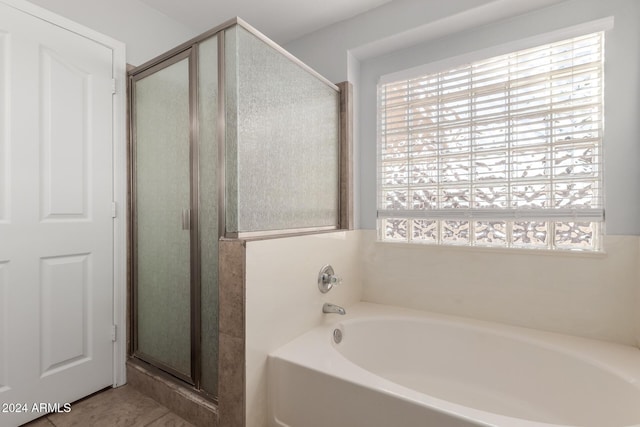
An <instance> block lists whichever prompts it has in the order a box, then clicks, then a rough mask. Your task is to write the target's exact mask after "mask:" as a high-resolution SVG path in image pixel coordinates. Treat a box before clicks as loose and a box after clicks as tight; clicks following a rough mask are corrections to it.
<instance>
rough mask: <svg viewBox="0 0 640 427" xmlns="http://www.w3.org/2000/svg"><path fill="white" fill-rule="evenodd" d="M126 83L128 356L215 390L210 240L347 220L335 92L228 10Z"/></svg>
mask: <svg viewBox="0 0 640 427" xmlns="http://www.w3.org/2000/svg"><path fill="white" fill-rule="evenodd" d="M129 88H130V114H131V115H130V117H131V120H130V132H131V138H130V140H131V144H130V149H131V151H130V195H131V215H130V219H131V221H130V230H131V231H130V236H131V239H130V249H131V255H132V256H131V264H130V271H131V292H130V296H131V298H130V326H131V327H130V334H131V335H130V336H131V345H130V356H131V357H132V358H134V359H138V360H140V361H143V362H144V363H147V364H150V365H152V366H154V367H155V368H158V369H160V370H161V371H163V372H164V373H166V375H167V376H170V377H171V378H172V380H175V381H178V382H180V383H182V384H184V385H186V386H190V387H193V388H194V389H195V390H197V391H198V392H200V393H202V394H203V395H205V396H206V397H208V398H211V399H212V400H214V401H215V400H216V398H217V395H218V380H219V373H218V350H219V339H218V338H219V337H218V319H219V315H220V310H223V309H225V308H224V307H220V308H219V307H218V291H219V287H220V286H224V284H223V283H219V281H218V268H219V263H220V262H224V260H221V259H219V256H218V242H219V240H220V239H247V238H258V237H259V238H264V237H265V236H270V237H273V236H275V235H281V234H288V233H300V232H312V231H323V230H334V229H339V228H344V227H345V224H344V219H342V218H341V208H342V210H344V208H345V206H343V205H344V203H345V202H344V191H341V190H340V188H341V181H344V173H342V174H341V158H342V157H344V154H345V153H344V152H343V151H344V149H343V148H341V142H340V141H341V137H340V133H341V118H340V90H339V89H338V87H336V86H335V85H333V84H332V83H330V82H328V81H327V80H326V79H324V78H323V77H321V76H320V75H318V74H317V73H316V72H314V71H313V70H311V69H310V68H308V67H307V66H305V65H304V64H302V63H301V62H300V61H298V60H297V59H295V58H294V57H292V56H291V55H290V54H288V53H287V52H286V51H284V50H283V49H282V48H280V47H279V46H277V45H275V44H274V43H273V42H271V41H270V40H268V39H267V38H266V37H264V36H263V35H262V34H260V33H259V32H258V31H256V30H255V29H253V28H252V27H251V26H249V25H248V24H246V23H245V22H243V21H242V20H240V19H237V18H236V19H233V20H231V21H229V22H227V23H225V24H223V25H221V26H219V27H217V28H215V29H213V30H211V31H209V32H207V33H205V34H203V35H201V36H199V37H197V38H195V39H193V40H191V41H189V42H187V43H185V44H183V45H181V46H179V47H177V48H175V49H173V50H172V51H170V52H167V53H166V54H164V55H162V56H160V57H159V58H156V59H155V60H152V61H150V62H149V63H146V64H144V65H142V66H140V67H137V68H135V69H133V70H132V71H130V73H129ZM342 163H344V161H343V162H342ZM342 166H343V168H344V164H343V165H342ZM341 176H342V178H341ZM342 183H343V184H344V182H342ZM343 187H344V185H343ZM341 196H342V197H343V200H342V201H341ZM227 309H230V308H227ZM242 357H244V356H242Z"/></svg>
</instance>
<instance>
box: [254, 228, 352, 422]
mask: <svg viewBox="0 0 640 427" xmlns="http://www.w3.org/2000/svg"><path fill="white" fill-rule="evenodd" d="M360 235H361V232H360V231H341V232H335V233H326V234H317V235H312V236H299V237H289V238H283V239H274V240H257V241H248V242H247V249H246V279H245V280H246V282H245V283H246V291H245V292H246V294H245V309H246V318H245V322H246V385H245V390H246V420H247V426H248V427H262V426H266V425H267V387H266V386H267V384H266V381H267V371H266V362H267V355H268V354H269V353H270V352H271V351H273V350H275V349H277V348H278V347H280V346H282V345H283V344H285V343H287V342H289V341H291V340H292V339H294V338H295V337H297V336H298V335H301V334H302V333H304V332H306V331H308V330H309V329H312V328H314V327H316V326H318V325H320V324H322V322H323V321H324V319H326V318H327V317H328V318H330V319H332V320H335V316H338V315H337V314H323V313H322V305H323V304H324V303H325V302H331V303H334V304H338V305H341V306H343V307H345V308H347V310H348V307H349V305H351V304H353V303H356V302H358V301H360V300H361V297H362V281H361V274H360V273H361V272H360V266H361V263H360V262H359V256H360ZM325 264H331V265H332V266H333V268H334V270H335V272H336V275H338V276H340V277H342V279H343V283H342V285H340V286H338V287H336V288H334V289H332V290H331V291H329V292H328V293H326V294H322V293H321V292H320V291H319V290H318V285H317V281H318V272H319V271H320V269H321V268H322V267H323V266H324V265H325Z"/></svg>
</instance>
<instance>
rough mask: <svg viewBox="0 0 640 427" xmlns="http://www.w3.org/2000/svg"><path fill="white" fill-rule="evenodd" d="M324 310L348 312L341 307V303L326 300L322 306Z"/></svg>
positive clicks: (324, 311) (325, 311) (339, 312)
mask: <svg viewBox="0 0 640 427" xmlns="http://www.w3.org/2000/svg"><path fill="white" fill-rule="evenodd" d="M322 312H323V313H338V314H347V312H346V311H344V308H342V307H340V306H339V305H335V304H330V303H328V302H325V303H324V305H323V306H322Z"/></svg>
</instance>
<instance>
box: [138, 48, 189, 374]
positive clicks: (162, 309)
mask: <svg viewBox="0 0 640 427" xmlns="http://www.w3.org/2000/svg"><path fill="white" fill-rule="evenodd" d="M189 76H190V57H189V52H185V53H184V54H181V55H179V56H177V57H174V58H173V59H172V60H170V61H168V62H166V63H163V64H160V66H158V67H154V68H152V69H150V70H149V71H148V72H147V73H144V74H143V75H141V76H140V77H139V78H136V80H134V81H133V85H134V87H133V93H134V98H135V102H134V104H133V105H134V107H133V108H134V111H133V114H134V115H135V126H134V130H133V133H134V135H133V136H134V141H135V144H134V146H135V149H134V150H135V151H134V159H133V165H134V167H133V171H132V175H133V176H132V178H133V179H134V183H135V185H134V195H133V199H134V200H135V207H134V230H133V231H134V233H135V235H134V257H135V260H134V263H133V265H134V266H135V273H134V280H135V282H136V283H135V284H134V299H135V309H134V311H135V326H134V341H135V344H134V345H135V355H136V356H137V357H139V358H141V359H143V360H146V361H147V362H150V363H152V364H154V365H157V366H159V367H161V368H162V369H164V370H166V371H168V372H170V373H172V374H173V375H175V376H177V377H179V378H181V379H183V380H185V381H188V382H190V383H192V384H193V383H194V375H193V372H192V371H193V369H192V340H193V336H192V327H191V322H192V314H191V313H192V310H191V298H192V277H191V276H192V274H191V257H192V238H193V237H192V233H191V230H192V224H191V222H192V215H191V205H192V203H191V198H192V196H191V173H190V159H191V154H190V127H191V121H190V84H189V81H190V78H189Z"/></svg>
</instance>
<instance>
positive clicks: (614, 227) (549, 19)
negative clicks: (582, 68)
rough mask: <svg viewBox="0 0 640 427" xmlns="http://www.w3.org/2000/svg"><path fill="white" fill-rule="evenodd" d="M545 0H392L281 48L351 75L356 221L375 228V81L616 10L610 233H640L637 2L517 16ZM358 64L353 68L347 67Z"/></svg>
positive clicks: (608, 119)
mask: <svg viewBox="0 0 640 427" xmlns="http://www.w3.org/2000/svg"><path fill="white" fill-rule="evenodd" d="M468 3H474V5H475V7H473V8H472V9H470V10H467V11H464V8H466V7H470V6H471V5H470V4H468ZM545 3H549V2H536V1H531V2H530V1H527V2H517V3H516V5H519V7H520V8H518V7H516V6H515V5H514V2H512V1H507V0H496V1H491V2H486V1H483V2H482V3H479V2H465V1H455V2H438V3H437V4H435V5H434V2H419V1H409V0H400V1H393V2H391V3H388V4H386V5H384V6H382V7H379V8H377V9H374V10H372V11H370V12H367V13H365V14H363V15H359V16H358V17H356V18H353V19H350V20H347V21H343V22H341V23H338V24H335V25H333V26H330V27H327V28H326V29H323V30H320V31H317V32H315V33H313V34H310V35H308V36H306V37H303V38H301V39H299V40H296V41H294V42H291V43H289V44H287V45H286V46H285V47H286V48H287V49H289V50H290V51H291V52H292V53H293V54H294V55H296V56H298V57H299V58H301V59H302V60H303V61H305V62H307V63H308V64H309V65H311V66H312V67H314V68H315V69H316V70H317V71H319V72H320V73H321V74H324V75H325V76H327V77H329V78H330V79H331V80H333V81H342V80H344V79H345V78H347V77H349V78H350V79H351V80H356V81H354V90H355V91H356V92H357V93H358V95H359V96H358V98H357V99H356V109H357V111H358V112H359V115H358V117H357V123H356V126H357V128H359V129H357V130H356V132H358V133H359V139H358V140H356V143H355V145H356V150H357V152H358V153H359V158H358V170H359V172H360V173H359V177H358V182H359V183H360V185H359V187H358V188H357V189H356V195H357V196H358V199H357V200H356V209H357V211H358V212H359V213H360V215H359V217H360V218H359V223H360V226H361V227H362V228H368V229H372V228H375V211H376V192H375V183H376V175H375V170H376V169H375V164H376V146H375V144H376V111H375V103H376V92H375V88H376V84H377V81H378V78H379V77H380V76H381V75H384V74H388V73H391V72H394V71H398V70H403V69H407V68H411V67H414V66H417V65H420V64H424V63H429V62H435V61H438V60H442V59H445V58H450V57H454V56H458V55H461V54H463V53H466V52H472V51H475V50H480V49H485V48H488V47H492V46H496V45H500V44H504V43H506V42H509V41H513V40H517V39H524V38H528V37H532V36H535V35H539V34H543V33H546V32H551V31H555V30H558V29H562V28H565V27H568V26H572V25H577V24H580V23H584V22H588V21H592V20H596V19H600V18H604V17H608V16H613V17H614V18H615V28H614V29H613V30H612V31H610V32H608V33H607V37H606V48H605V51H606V66H605V67H606V69H605V87H606V95H605V123H606V134H605V189H606V199H605V203H606V206H605V208H606V215H607V234H616V235H638V234H640V192H638V191H629V183H630V182H631V183H633V184H634V185H638V184H639V183H640V168H639V167H638V166H637V165H638V164H640V143H638V141H639V140H640V121H638V117H640V102H639V99H640V89H639V85H638V75H639V74H640V26H638V25H637V22H638V21H639V20H640V2H638V1H637V0H609V1H606V2H604V1H601V0H566V1H563V2H560V3H557V4H555V5H552V6H548V7H545V8H543V9H539V10H537V11H533V12H529V13H526V14H524V15H519V16H515V15H513V14H514V13H515V14H517V13H520V12H522V9H521V8H523V7H525V5H528V6H529V7H530V8H534V7H539V6H540V5H541V4H545ZM478 4H480V5H479V6H478ZM501 7H502V9H503V10H502V11H501ZM508 14H512V15H513V17H511V18H508V19H498V20H496V19H497V18H494V22H490V20H491V18H490V16H494V17H498V18H500V17H502V18H504V17H505V16H507V15H508ZM385 19H386V21H385V22H384V24H383V23H382V22H383V21H384V20H385ZM465 28H466V29H465ZM420 39H422V41H421V42H420ZM358 61H359V63H357V62H358ZM355 64H357V65H359V72H355V71H354V70H351V69H350V68H353V67H354V66H355Z"/></svg>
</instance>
